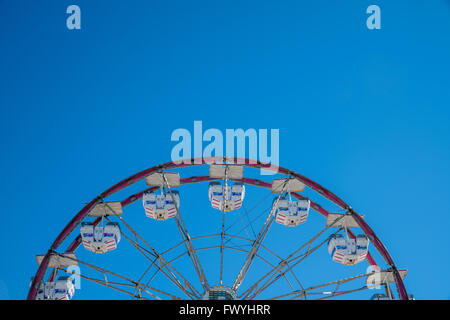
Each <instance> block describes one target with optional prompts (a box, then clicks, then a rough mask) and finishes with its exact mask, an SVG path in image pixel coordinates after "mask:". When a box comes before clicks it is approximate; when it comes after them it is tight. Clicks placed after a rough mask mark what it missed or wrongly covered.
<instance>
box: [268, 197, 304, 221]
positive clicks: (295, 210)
mask: <svg viewBox="0 0 450 320" xmlns="http://www.w3.org/2000/svg"><path fill="white" fill-rule="evenodd" d="M275 203H276V199H275V200H274V205H275ZM309 208H310V201H309V200H298V201H297V200H291V199H289V200H287V199H281V200H279V201H278V204H277V205H276V207H275V214H276V220H275V221H276V222H277V223H279V224H282V225H285V226H287V227H296V226H298V225H299V224H302V223H305V222H306V219H307V218H308V214H309Z"/></svg>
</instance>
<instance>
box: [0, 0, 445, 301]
mask: <svg viewBox="0 0 450 320" xmlns="http://www.w3.org/2000/svg"><path fill="white" fill-rule="evenodd" d="M70 4H77V5H79V6H80V7H81V11H82V29H81V30H77V31H70V30H68V29H67V28H66V24H65V20H66V17H67V14H66V13H65V11H66V8H67V6H68V5H70ZM371 4H377V5H379V6H380V8H381V21H382V22H381V23H382V29H381V30H368V29H367V28H366V24H365V21H366V18H367V16H368V15H367V14H366V13H365V11H366V8H367V7H368V6H369V5H371ZM449 32H450V3H449V2H448V1H443V0H442V1H438V0H434V1H426V2H424V1H395V2H393V1H356V0H355V1H345V2H338V1H315V2H313V3H308V4H307V3H306V2H305V3H303V2H300V1H283V3H279V2H277V1H245V2H244V3H242V1H227V2H220V1H193V2H186V1H170V2H167V1H146V2H143V1H126V2H125V1H121V2H111V1H100V0H95V1H82V0H77V1H56V0H55V1H49V0H46V1H39V2H36V1H24V0H21V1H12V0H0V38H1V47H0V90H1V93H0V130H1V132H0V139H1V140H0V144H1V150H2V157H1V158H0V163H1V166H0V168H1V174H2V178H3V183H2V184H1V186H0V188H1V192H0V197H1V202H2V210H1V212H2V213H1V215H2V216H1V221H2V222H1V224H0V253H1V257H2V258H1V263H0V299H22V298H25V297H26V293H27V290H28V281H29V278H30V277H31V276H32V275H33V273H34V272H35V270H36V267H37V266H36V263H35V260H34V256H35V254H38V253H44V252H45V251H46V250H47V248H48V247H49V246H50V244H51V242H52V241H53V240H54V238H55V237H56V236H57V234H58V233H59V231H60V230H61V229H62V228H63V227H64V226H65V224H66V223H67V222H68V221H69V220H70V218H71V217H72V216H73V215H74V214H75V213H76V212H78V210H80V209H81V208H82V206H83V204H84V203H86V202H88V201H90V200H91V199H92V198H93V197H95V196H96V195H97V194H99V193H100V192H102V191H103V190H105V189H106V188H108V187H109V186H111V185H112V184H114V183H116V182H118V181H120V180H122V179H123V178H126V177H128V176H130V175H131V174H133V173H135V172H137V171H140V170H143V169H145V168H148V167H151V166H153V165H156V164H159V163H163V162H167V161H169V160H170V152H171V149H172V147H173V146H174V144H175V143H174V142H171V141H170V135H171V133H172V131H173V130H175V129H176V128H186V129H188V130H193V121H194V120H201V121H203V126H204V128H205V129H207V128H217V129H220V130H223V132H224V131H225V129H227V128H243V129H248V128H255V129H271V128H277V129H279V130H280V164H281V165H282V166H284V167H288V168H291V169H293V170H295V171H297V172H300V173H302V174H304V175H306V176H308V177H310V178H312V179H314V180H316V181H317V182H319V183H321V184H322V185H324V186H325V187H327V188H328V189H330V190H332V191H333V192H335V193H336V194H337V195H339V196H340V197H341V198H343V199H344V200H345V201H347V202H348V203H349V204H351V205H352V207H353V208H355V209H356V210H357V211H358V212H359V213H361V214H364V215H365V216H366V220H367V221H368V222H369V224H370V225H371V226H372V228H373V229H374V230H375V232H376V233H377V234H378V235H379V237H380V238H381V239H382V240H383V242H384V243H385V244H386V245H387V247H388V250H389V251H390V253H391V255H392V256H393V257H394V259H395V261H396V263H397V265H398V266H399V267H400V268H407V269H408V270H409V274H408V276H407V278H406V280H405V284H406V287H407V289H408V291H410V292H411V293H413V294H414V295H415V296H416V298H418V299H449V298H450V290H449V285H450V281H449V280H448V277H447V276H446V272H447V270H448V265H449V263H450V256H449V240H448V235H447V232H448V226H449V225H450V224H449V222H450V219H449V215H448V213H449V211H450V201H449V197H448V195H449V187H448V181H449V180H450V174H449V173H450V170H449V162H450V148H449V145H450V144H449V141H450V129H449V127H450V126H449V124H450V110H449V109H450V108H449V107H450V90H449V88H450V80H449V74H450V62H449V57H450V41H449ZM205 188H206V186H203V189H204V190H203V189H201V190H203V192H205V194H206V189H205ZM193 190H194V191H199V192H200V189H198V190H197V189H193ZM194 191H193V192H190V193H188V194H189V195H190V196H191V197H196V196H198V197H202V199H204V201H206V203H205V204H204V206H205V208H206V207H207V206H208V203H207V200H206V199H207V198H206V195H205V194H203V195H196V192H194ZM190 202H192V199H191V200H188V201H186V202H185V203H186V206H185V207H186V208H189V207H188V204H189V203H190ZM134 210H135V212H137V213H136V215H138V214H141V215H143V212H142V210H141V208H140V207H139V205H137V206H136V208H135V209H134ZM139 210H141V211H139ZM185 210H188V209H185ZM210 211H211V212H213V211H212V209H211V210H210ZM211 214H213V213H211ZM311 215H313V213H312V214H311ZM144 218H145V217H142V219H144ZM133 219H135V218H134V216H133ZM136 219H137V218H136ZM143 221H145V220H143ZM137 223H139V222H137ZM192 224H193V225H194V227H193V228H194V229H195V228H196V227H195V225H200V224H201V221H198V220H196V219H194V218H193V219H192ZM158 232H161V231H158ZM274 244H278V242H277V240H274ZM116 254H117V253H116ZM118 261H119V260H118ZM119 263H120V262H119ZM333 266H335V265H333V264H329V265H327V267H329V268H333ZM311 268H312V267H310V269H311ZM323 268H325V267H323ZM336 268H338V267H336ZM324 270H326V269H324ZM92 290H93V291H92V294H93V293H95V292H96V291H95V290H96V289H92ZM83 291H87V289H86V290H83ZM84 294H87V295H86V296H85V297H91V296H90V295H89V293H84ZM80 296H81V295H80ZM366 296H367V297H368V293H366Z"/></svg>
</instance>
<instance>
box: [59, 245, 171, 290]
mask: <svg viewBox="0 0 450 320" xmlns="http://www.w3.org/2000/svg"><path fill="white" fill-rule="evenodd" d="M54 254H56V255H58V256H60V257H64V258H66V259H69V260H72V261H74V262H77V263H80V264H82V265H85V266H87V267H89V268H91V269H93V270H95V271H98V272H100V273H101V274H103V276H104V278H105V280H104V282H105V283H106V284H108V283H109V281H108V280H107V277H106V274H110V275H112V276H115V277H117V278H120V279H122V280H125V281H128V282H130V283H132V284H133V285H132V286H133V287H141V288H145V289H149V290H152V291H156V292H159V293H162V294H164V295H167V296H169V297H171V298H173V299H179V298H178V297H176V296H175V295H172V294H170V293H167V292H164V291H162V290H160V289H157V288H153V287H150V286H148V285H144V284H142V283H141V282H139V281H136V280H133V279H131V278H129V277H126V276H123V275H120V274H118V273H116V272H113V271H110V270H107V269H105V268H101V267H98V266H95V265H93V264H90V263H88V262H85V261H82V260H80V259H76V258H73V257H71V256H68V255H65V254H60V253H57V252H54ZM80 276H81V277H82V275H80ZM99 281H101V280H99ZM115 284H116V285H117V284H119V283H115ZM149 294H151V293H149ZM132 295H133V294H132Z"/></svg>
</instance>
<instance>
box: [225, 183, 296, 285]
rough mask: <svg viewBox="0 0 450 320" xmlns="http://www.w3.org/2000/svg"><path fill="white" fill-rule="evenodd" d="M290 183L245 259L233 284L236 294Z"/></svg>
mask: <svg viewBox="0 0 450 320" xmlns="http://www.w3.org/2000/svg"><path fill="white" fill-rule="evenodd" d="M288 181H289V179H286V181H285V182H284V184H283V188H282V190H281V192H280V194H279V195H278V197H277V199H276V201H275V203H273V204H272V209H271V210H270V213H269V215H268V216H267V218H266V221H265V222H264V224H263V226H262V228H261V230H260V231H259V234H258V236H257V237H256V239H255V241H254V242H253V246H252V248H251V250H250V252H249V254H248V256H247V258H246V259H245V261H244V264H243V265H242V267H241V270H240V271H239V274H238V275H237V277H236V279H235V281H234V283H233V287H232V289H233V290H234V292H237V290H238V289H239V287H240V286H241V284H242V281H243V280H244V278H245V276H246V274H247V272H248V270H249V269H250V266H251V265H252V263H253V260H254V259H255V255H256V253H257V252H258V250H259V248H260V247H261V244H262V242H263V240H264V239H265V237H266V235H267V233H268V232H269V229H270V226H271V225H272V223H273V221H274V216H275V215H274V212H275V208H276V207H277V206H278V202H279V201H280V198H281V195H282V194H283V192H284V191H285V189H286V186H287V184H288Z"/></svg>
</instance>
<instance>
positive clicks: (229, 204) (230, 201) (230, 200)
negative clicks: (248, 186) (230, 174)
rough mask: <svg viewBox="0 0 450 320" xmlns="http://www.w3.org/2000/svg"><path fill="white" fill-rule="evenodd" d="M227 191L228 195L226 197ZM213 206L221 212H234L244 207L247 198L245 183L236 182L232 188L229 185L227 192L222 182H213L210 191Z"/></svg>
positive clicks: (209, 195)
mask: <svg viewBox="0 0 450 320" xmlns="http://www.w3.org/2000/svg"><path fill="white" fill-rule="evenodd" d="M225 191H227V192H226V195H225ZM208 197H209V201H211V206H212V207H213V208H216V209H218V210H220V211H223V210H225V211H227V212H229V211H233V210H236V209H239V208H240V207H241V206H242V202H243V201H244V197H245V186H244V184H243V183H240V182H236V183H234V184H233V185H232V186H229V185H228V188H227V190H225V187H224V186H223V185H222V184H221V183H220V182H211V183H210V184H209V190H208Z"/></svg>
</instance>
